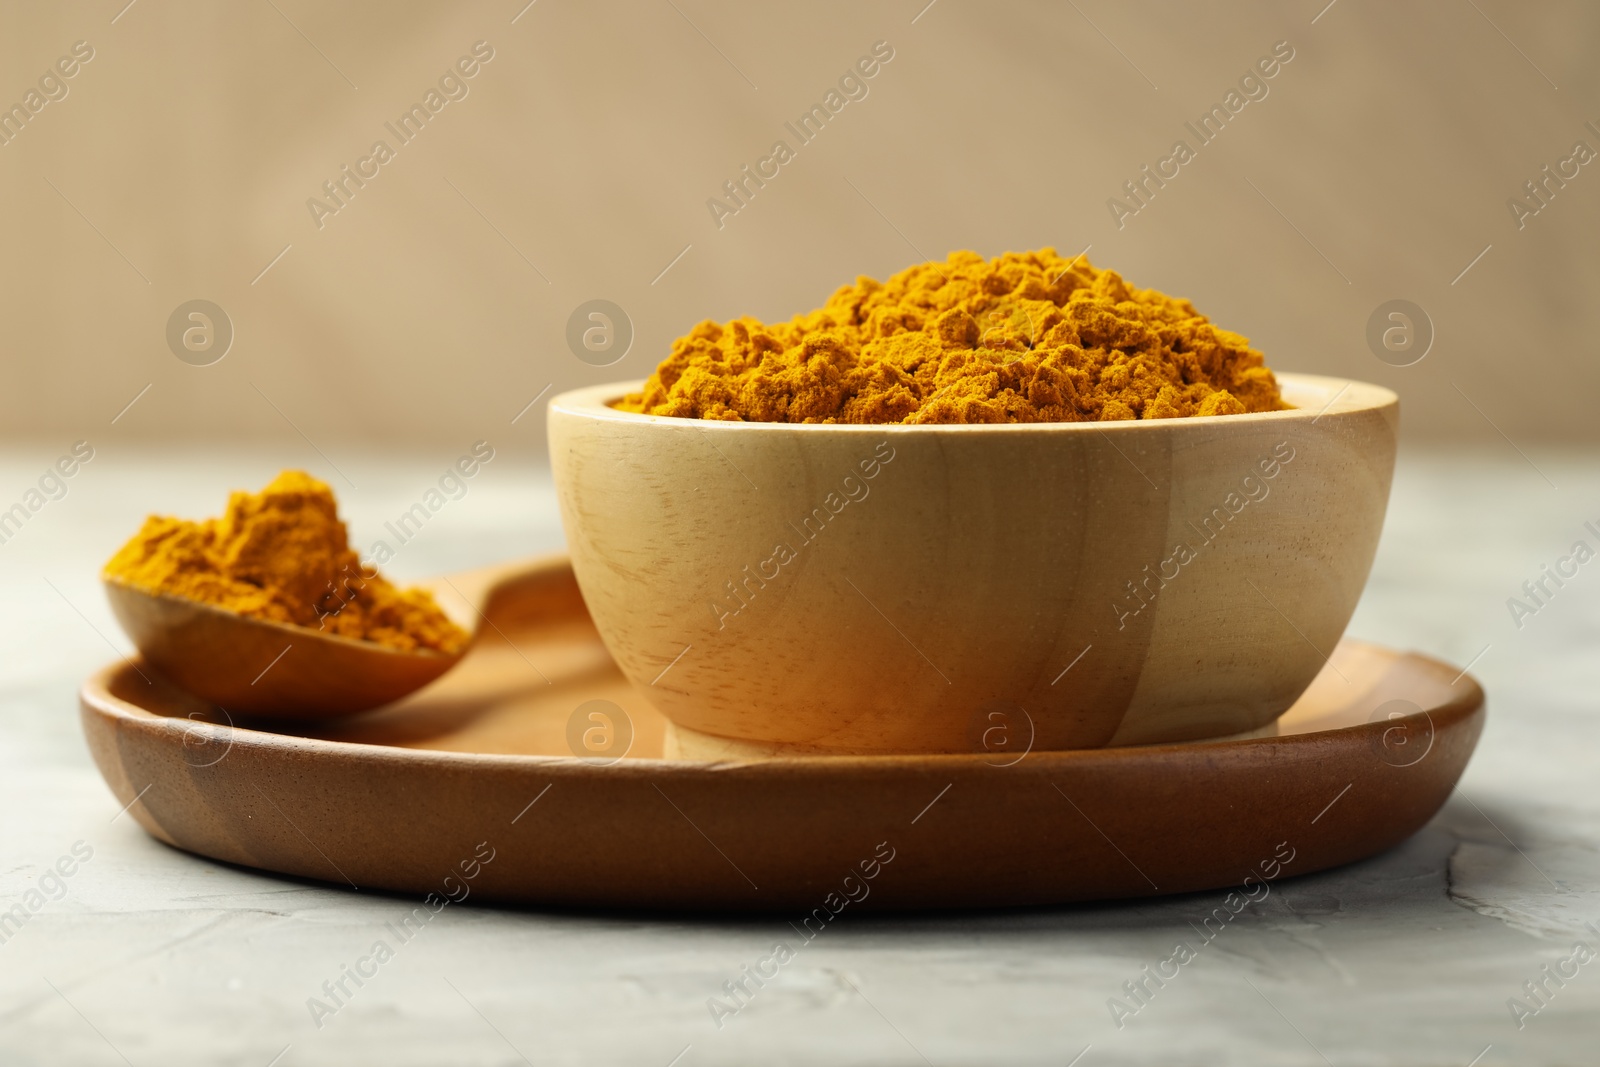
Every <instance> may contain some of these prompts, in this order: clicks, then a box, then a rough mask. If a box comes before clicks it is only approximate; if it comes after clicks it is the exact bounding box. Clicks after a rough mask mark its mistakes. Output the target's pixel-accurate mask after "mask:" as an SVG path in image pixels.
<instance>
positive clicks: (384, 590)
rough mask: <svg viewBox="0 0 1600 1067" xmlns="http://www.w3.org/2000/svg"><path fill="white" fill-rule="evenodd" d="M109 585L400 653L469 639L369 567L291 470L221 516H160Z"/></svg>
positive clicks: (449, 647) (119, 563) (322, 487)
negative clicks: (370, 643)
mask: <svg viewBox="0 0 1600 1067" xmlns="http://www.w3.org/2000/svg"><path fill="white" fill-rule="evenodd" d="M104 574H105V577H106V578H108V579H110V580H112V581H117V582H123V583H125V584H127V585H132V586H137V587H139V588H141V589H145V590H148V591H150V592H152V593H162V594H166V595H169V596H177V597H183V598H186V599H188V600H197V601H200V602H201V603H204V604H213V605H215V606H217V607H220V608H225V609H227V610H228V611H233V612H237V613H238V614H240V615H247V616H250V617H251V618H257V619H266V620H269V621H271V622H280V623H287V624H289V625H291V626H305V627H310V628H312V629H319V630H322V631H323V632H325V633H332V634H337V635H339V636H341V637H349V638H354V639H356V640H360V641H373V642H376V643H377V644H380V645H386V646H388V647H390V648H395V649H399V650H401V651H406V652H410V651H416V650H428V651H435V652H445V653H455V652H459V651H460V650H461V649H462V648H464V647H465V646H466V643H467V640H468V634H467V632H466V631H465V630H463V629H461V627H459V626H457V625H456V624H455V623H453V622H451V621H450V619H449V618H448V617H447V616H446V615H445V614H444V612H443V611H441V610H440V609H439V606H438V604H436V603H435V602H434V599H433V596H432V594H430V593H428V592H427V591H426V590H422V589H399V588H396V587H395V586H394V585H392V584H391V583H390V582H389V581H387V580H386V579H384V578H383V577H382V576H381V575H379V574H378V573H377V572H376V571H375V570H367V569H363V567H362V564H361V558H360V556H359V555H358V554H357V553H356V552H355V550H354V549H352V548H351V547H350V542H349V537H348V535H347V533H346V531H345V525H344V523H343V522H340V521H339V511H338V505H337V503H336V502H335V501H334V498H333V490H331V489H329V488H328V486H327V485H326V484H324V483H323V482H320V481H318V480H317V479H315V478H313V477H311V476H310V475H309V474H306V473H305V472H304V471H284V472H283V473H281V474H279V475H278V476H277V477H276V478H275V479H273V481H272V482H271V484H269V485H268V486H267V487H266V488H265V489H263V490H262V491H261V492H259V493H233V494H231V495H230V496H229V498H228V508H227V511H226V512H225V513H224V514H223V515H222V517H221V518H217V519H206V520H204V521H201V522H191V521H189V520H187V519H176V518H170V517H167V516H161V515H152V516H150V517H149V518H148V519H146V520H145V523H144V526H143V528H142V529H140V531H139V532H138V533H137V534H135V535H134V536H133V538H132V539H131V540H130V541H129V542H128V543H127V544H125V545H123V546H122V548H121V549H120V550H119V551H118V552H117V554H116V555H115V556H112V557H111V560H110V562H108V563H107V564H106V566H105V572H104Z"/></svg>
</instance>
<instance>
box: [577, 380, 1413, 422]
mask: <svg viewBox="0 0 1600 1067" xmlns="http://www.w3.org/2000/svg"><path fill="white" fill-rule="evenodd" d="M1274 375H1275V377H1276V378H1277V379H1278V385H1279V388H1280V389H1281V390H1282V392H1283V393H1284V398H1285V399H1286V400H1289V401H1291V402H1294V401H1295V400H1296V399H1299V400H1301V403H1299V404H1297V405H1296V406H1295V407H1291V408H1288V409H1286V410H1283V411H1256V412H1247V413H1245V414H1243V415H1191V416H1188V417H1186V418H1177V419H1149V420H1145V419H1119V420H1114V421H1110V422H1005V423H993V422H986V423H928V424H912V425H908V424H906V423H899V422H869V423H841V422H811V423H807V422H730V421H724V420H721V419H685V418H679V417H678V416H674V415H645V414H642V413H640V412H633V411H618V410H617V409H616V408H614V407H611V406H610V405H611V404H612V403H613V402H615V401H616V400H619V399H621V398H622V397H623V396H624V395H625V394H627V393H632V392H637V391H639V389H640V388H641V387H643V385H644V383H645V381H646V379H644V378H636V379H631V380H628V381H620V382H603V383H601V384H598V385H586V386H582V387H580V388H577V389H569V390H567V391H565V392H563V393H558V394H557V395H555V396H553V397H551V398H550V401H549V405H548V412H549V415H550V416H554V415H556V414H558V413H559V414H562V415H567V416H575V417H579V418H585V419H598V420H602V421H609V422H622V423H630V422H631V423H636V424H640V425H649V424H662V425H666V426H668V427H672V428H677V429H683V428H696V429H700V430H702V431H709V432H712V433H760V432H767V433H770V432H776V431H788V432H794V433H819V432H821V433H829V432H831V433H846V432H848V433H864V434H884V433H894V434H928V433H940V434H951V433H954V434H963V433H990V434H993V433H1091V432H1101V433H1105V432H1114V433H1130V432H1139V431H1141V430H1142V431H1145V432H1150V431H1153V430H1156V429H1160V430H1163V431H1165V432H1169V433H1171V432H1180V433H1181V432H1184V431H1182V430H1180V429H1179V427H1185V426H1192V427H1196V428H1205V429H1210V428H1211V427H1214V426H1217V425H1218V424H1223V423H1225V424H1227V425H1230V426H1234V425H1237V426H1247V425H1255V424H1257V423H1262V422H1307V423H1312V424H1314V423H1316V422H1317V421H1318V420H1320V419H1322V418H1323V417H1324V416H1337V415H1351V414H1357V413H1362V412H1368V411H1377V410H1382V409H1386V408H1395V407H1398V406H1399V403H1400V398H1399V396H1398V395H1396V393H1395V392H1394V391H1393V390H1391V389H1387V388H1385V387H1384V386H1381V385H1374V384H1372V383H1370V382H1362V381H1357V380H1355V379H1353V378H1334V377H1329V376H1327V375H1322V374H1297V373H1292V372H1285V373H1280V372H1274ZM1290 394H1293V395H1290Z"/></svg>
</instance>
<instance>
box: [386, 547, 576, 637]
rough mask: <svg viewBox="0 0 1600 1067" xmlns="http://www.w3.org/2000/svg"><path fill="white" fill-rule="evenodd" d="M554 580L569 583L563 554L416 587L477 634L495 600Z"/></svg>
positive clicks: (470, 572) (429, 581)
mask: <svg viewBox="0 0 1600 1067" xmlns="http://www.w3.org/2000/svg"><path fill="white" fill-rule="evenodd" d="M555 578H560V579H562V580H564V581H570V580H571V577H570V573H569V572H568V563H567V556H566V554H565V553H563V552H554V553H549V554H546V555H542V556H531V557H527V558H524V559H518V560H511V561H509V562H506V563H495V564H491V565H490V566H487V567H479V568H477V569H476V570H470V571H461V572H459V573H456V574H452V575H449V576H447V577H439V578H433V579H429V580H427V581H423V582H418V583H417V584H418V585H419V586H420V587H421V588H423V589H426V590H428V591H429V592H431V593H432V594H433V597H434V599H435V600H436V601H438V603H439V607H440V608H442V609H443V610H444V613H445V614H446V615H448V616H449V617H450V618H451V620H452V621H454V622H455V623H456V624H457V625H458V626H460V627H462V628H463V629H465V630H467V631H468V632H469V633H474V634H476V633H477V632H478V631H479V630H480V629H482V628H483V627H484V625H485V623H486V622H487V621H488V618H489V616H490V614H492V610H491V609H492V606H493V604H494V601H495V600H496V599H498V598H501V597H507V596H510V595H512V594H514V593H515V592H517V591H518V590H520V589H521V588H522V587H523V586H526V585H533V584H542V583H544V582H547V581H550V580H552V579H555ZM489 625H491V626H492V625H493V624H492V623H489Z"/></svg>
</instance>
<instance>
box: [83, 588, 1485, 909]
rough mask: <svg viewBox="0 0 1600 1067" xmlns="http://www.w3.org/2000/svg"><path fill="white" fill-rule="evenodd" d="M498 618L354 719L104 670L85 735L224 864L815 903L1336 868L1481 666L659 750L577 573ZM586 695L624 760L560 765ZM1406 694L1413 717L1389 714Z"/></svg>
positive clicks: (641, 903)
mask: <svg viewBox="0 0 1600 1067" xmlns="http://www.w3.org/2000/svg"><path fill="white" fill-rule="evenodd" d="M491 618H492V619H493V620H494V622H495V626H494V627H492V628H490V632H489V634H488V635H486V636H485V638H484V639H483V640H482V641H480V642H479V643H478V644H477V645H475V646H474V648H473V649H472V651H471V652H470V653H469V654H468V655H467V657H466V658H465V659H464V660H463V662H462V664H461V665H460V667H459V668H458V669H457V670H456V671H453V672H451V674H449V675H448V676H446V677H445V678H443V679H441V680H440V681H439V682H438V683H436V684H435V685H433V686H431V687H429V688H428V689H426V690H424V691H423V692H421V693H418V694H416V695H415V696H413V697H412V698H411V699H409V700H407V701H405V702H402V703H400V704H396V705H393V706H391V707H388V708H384V709H380V710H378V711H376V712H373V713H371V714H368V715H363V716H357V717H353V718H351V719H349V720H344V721H339V722H329V723H316V724H312V723H307V724H300V725H288V724H283V723H278V724H275V726H274V729H276V730H277V731H279V732H273V731H272V730H269V729H266V728H264V727H263V728H259V729H256V728H249V725H248V724H245V723H242V722H241V723H238V724H235V725H233V726H229V725H226V722H225V720H223V719H222V717H221V716H220V715H219V713H218V712H217V711H216V709H214V708H212V707H210V706H208V705H206V704H204V703H202V702H200V701H198V700H196V699H195V698H193V697H190V696H188V695H187V694H185V693H184V692H182V691H181V690H179V689H177V688H176V687H173V686H169V685H166V684H165V683H163V682H161V681H160V680H159V679H155V680H153V681H152V682H151V683H146V682H145V681H144V680H143V679H141V677H140V676H139V674H138V672H137V671H136V670H135V669H134V667H133V665H131V664H127V663H123V664H117V665H113V666H110V667H107V668H106V669H105V670H103V671H101V672H100V673H99V674H97V675H95V676H94V677H92V678H90V679H89V680H88V681H87V682H86V683H85V685H84V688H83V692H82V708H83V725H84V731H85V734H86V736H87V738H88V742H89V747H90V749H91V751H92V753H93V755H94V758H95V761H96V763H97V764H98V765H99V767H100V769H101V772H102V774H103V775H104V776H105V778H106V781H107V782H108V783H109V784H110V786H111V788H112V790H113V791H114V792H115V793H116V794H117V796H118V798H119V801H120V802H122V803H130V804H131V807H130V808H129V812H130V814H131V815H133V817H135V818H136V819H138V821H139V822H140V824H141V825H143V826H144V827H145V829H147V830H148V831H149V832H150V833H152V834H153V835H155V836H156V837H158V838H160V839H161V840H163V841H166V842H168V843H170V844H174V845H176V846H178V847H180V848H184V849H188V850H190V851H193V852H196V853H199V854H201V855H206V856H211V857H215V858H217V859H221V860H225V861H228V862H231V863H237V864H243V865H246V866H250V867H257V868H261V869H264V870H269V871H280V872H284V873H287V874H292V875H297V876H302V877H307V878H314V879H320V880H323V881H326V882H330V883H334V884H350V885H355V886H359V887H361V888H364V889H365V888H382V889H389V890H396V891H402V892H412V893H427V892H439V891H440V887H441V880H442V879H443V878H444V877H445V876H446V875H448V874H449V873H450V872H451V871H452V870H453V869H454V868H455V866H456V865H457V864H458V863H459V862H460V861H461V860H462V859H463V858H466V857H470V856H472V855H473V853H474V850H475V848H476V847H477V846H478V844H479V843H480V842H488V843H489V844H490V846H491V847H493V848H495V849H496V850H497V857H496V859H495V861H494V862H493V863H492V864H488V865H486V866H484V867H483V869H482V872H481V874H480V875H479V876H478V878H477V880H476V881H474V883H473V886H474V888H473V893H474V894H476V895H477V896H478V897H479V898H482V899H491V900H499V901H508V902H520V903H527V904H543V905H564V906H574V907H596V908H598V907H605V908H612V907H629V908H663V909H690V910H705V911H780V910H788V911H790V912H791V913H792V912H794V911H795V910H796V909H798V910H799V911H801V912H805V913H809V912H811V911H812V910H813V909H815V908H820V907H825V906H826V905H825V903H824V902H825V901H826V900H827V899H828V894H830V893H839V892H842V891H843V889H842V880H843V878H844V877H845V876H846V875H847V874H849V873H850V872H852V871H858V872H859V870H860V865H861V863H862V861H863V860H871V859H872V858H873V857H874V856H875V855H876V854H878V853H879V851H880V850H881V849H882V848H887V849H888V850H892V851H893V853H894V858H893V860H892V861H891V862H889V863H887V864H884V865H883V866H882V869H881V870H880V871H879V872H878V874H877V877H876V878H874V879H872V880H871V881H870V882H868V883H865V884H867V885H868V886H869V895H868V896H867V897H866V898H865V899H864V900H862V901H860V903H858V904H854V905H851V906H852V907H856V908H859V909H869V908H878V909H914V908H945V907H991V906H1003V905H1024V904H1045V903H1062V902H1070V901H1081V900H1095V899H1108V898H1117V897H1137V896H1151V895H1156V894H1165V893H1178V892H1186V891H1192V890H1199V889H1205V888H1213V887H1220V886H1229V885H1236V884H1239V883H1240V882H1242V881H1243V880H1244V879H1245V878H1246V877H1247V876H1250V875H1251V874H1252V872H1256V876H1257V877H1258V878H1259V877H1261V876H1262V875H1261V873H1260V872H1261V865H1262V864H1263V863H1265V862H1266V861H1268V860H1271V859H1272V858H1273V857H1274V856H1275V855H1279V856H1280V857H1281V854H1282V851H1285V850H1287V851H1292V852H1293V853H1294V858H1293V860H1292V861H1291V862H1289V863H1287V864H1284V865H1283V869H1282V871H1281V872H1280V873H1281V874H1282V875H1294V874H1303V873H1308V872H1310V871H1314V870H1320V869H1323V868H1326V867H1331V866H1334V865H1337V864H1341V863H1347V862H1350V861H1352V860H1355V859H1359V858H1362V857H1365V856H1370V855H1372V854H1374V853H1376V852H1379V851H1382V850H1383V849H1386V848H1388V847H1390V846H1391V845H1394V844H1395V843H1397V842H1399V841H1401V840H1403V839H1404V838H1405V837H1407V836H1408V835H1410V834H1411V833H1413V832H1414V831H1415V830H1416V829H1418V828H1419V827H1421V826H1422V825H1423V824H1424V823H1425V822H1426V821H1427V820H1428V819H1429V818H1430V817H1431V816H1432V815H1433V814H1434V812H1436V811H1437V810H1438V809H1439V807H1440V805H1441V804H1442V803H1443V802H1444V800H1445V799H1446V797H1447V796H1448V795H1449V793H1450V791H1451V789H1452V788H1453V786H1454V784H1455V782H1456V780H1457V779H1458V778H1459V776H1460V774H1461V772H1462V770H1463V768H1464V767H1465V765H1466V762H1467V759H1468V757H1469V756H1470V754H1471V752H1472V749H1473V746H1474V745H1475V743H1476V741H1477V738H1478V735H1479V732H1480V731H1481V729H1482V725H1483V718H1484V711H1483V694H1482V691H1481V690H1480V689H1479V688H1478V686H1477V684H1476V683H1475V682H1474V681H1473V680H1472V678H1471V677H1468V676H1462V677H1460V679H1459V680H1456V681H1454V682H1452V679H1454V678H1455V677H1456V671H1455V670H1454V669H1453V668H1450V667H1447V666H1445V665H1444V664H1441V663H1438V662H1436V661H1433V660H1430V659H1427V658H1424V657H1422V656H1417V655H1410V654H1401V653H1396V652H1391V651H1387V650H1385V649H1382V648H1378V647H1375V646H1371V645H1364V644H1359V643H1354V642H1346V643H1344V644H1342V645H1341V646H1339V648H1338V650H1337V651H1336V652H1334V654H1333V659H1332V663H1331V665H1330V667H1329V669H1327V670H1325V671H1324V672H1323V673H1322V674H1321V675H1319V677H1318V679H1317V680H1316V682H1315V683H1314V684H1313V685H1312V686H1311V688H1310V689H1309V690H1308V691H1307V692H1306V693H1305V694H1304V695H1303V696H1302V697H1301V699H1300V700H1299V701H1298V702H1297V704H1296V705H1295V707H1294V708H1293V709H1291V710H1290V711H1289V713H1288V714H1286V715H1285V716H1283V717H1282V718H1281V719H1279V720H1278V721H1276V722H1275V723H1272V724H1269V725H1267V726H1265V727H1262V728H1261V729H1260V730H1259V731H1257V733H1258V734H1259V736H1254V737H1248V738H1241V739H1231V740H1221V741H1207V742H1198V743H1187V744H1167V745H1152V746H1129V747H1116V748H1105V749H1098V750H1092V751H1077V752H1041V751H1037V750H1034V751H1030V752H1026V753H1025V754H1022V755H1021V758H1020V759H1018V758H1016V757H1015V756H1013V755H1011V754H1009V753H1006V754H1005V755H1003V756H1002V755H1000V754H998V753H997V750H996V749H995V747H994V746H991V747H990V749H989V751H983V750H980V751H977V752H973V753H968V754H964V755H902V756H816V757H784V758H778V759H771V760H749V761H705V760H665V759H661V758H659V757H660V754H661V752H662V747H663V744H664V742H665V734H666V726H667V724H666V721H665V720H664V719H663V718H662V717H661V716H660V715H659V714H657V713H656V712H655V711H654V710H653V709H652V707H651V705H650V704H649V703H648V702H647V701H645V700H643V699H641V698H640V696H639V695H638V693H637V691H636V690H635V689H634V688H632V687H630V685H629V684H628V682H627V681H626V680H625V679H624V678H623V676H622V674H621V673H620V672H619V671H618V669H617V668H616V666H615V664H614V663H613V662H612V660H611V659H610V657H609V656H608V654H607V653H606V650H605V648H604V646H603V645H602V644H601V642H600V639H599V635H598V633H597V632H596V630H595V628H594V627H593V625H592V624H591V622H590V621H589V619H588V617H587V615H586V614H585V611H584V607H583V602H582V599H581V597H580V595H579V592H578V587H577V585H576V583H575V582H574V580H573V578H572V576H571V574H570V572H567V571H564V570H560V569H557V568H550V569H548V570H546V571H545V572H544V574H543V577H542V578H540V579H538V580H537V581H530V582H526V583H523V584H522V585H521V586H519V587H518V588H517V590H516V593H515V595H505V596H501V597H498V598H496V601H495V602H494V603H493V604H492V610H491ZM591 700H608V701H612V702H614V703H615V704H616V705H617V706H618V709H619V711H618V714H619V715H621V717H623V718H624V719H626V720H628V721H630V722H631V725H632V747H631V750H630V751H629V752H628V754H627V758H624V759H621V760H620V761H618V762H614V763H612V764H611V765H603V763H602V762H601V761H597V760H595V759H586V758H579V757H576V756H574V755H572V754H571V752H572V750H571V749H570V748H569V741H568V738H569V737H570V736H571V733H570V729H569V728H570V726H571V723H572V721H573V719H574V717H575V712H576V711H577V709H579V708H580V706H582V705H584V704H585V703H586V702H588V701H591ZM1394 701H1409V702H1410V705H1409V706H1408V705H1396V704H1393V703H1392V702H1394ZM1397 708H1400V709H1404V710H1409V709H1410V708H1414V709H1415V710H1414V711H1413V712H1412V713H1411V714H1410V715H1409V716H1408V717H1405V718H1401V719H1395V720H1392V721H1390V720H1388V719H1387V718H1386V716H1387V715H1388V714H1389V713H1390V712H1392V711H1394V710H1396V709H1397ZM1374 720H1375V721H1374ZM219 723H220V724H219ZM283 731H292V732H283ZM136 797H137V798H138V799H137V800H136V799H135V798H136ZM530 802H531V806H530ZM859 881H860V879H859V878H858V882H859Z"/></svg>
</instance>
